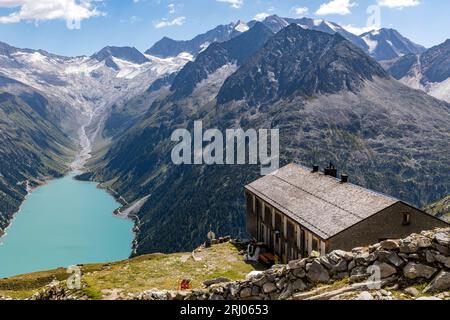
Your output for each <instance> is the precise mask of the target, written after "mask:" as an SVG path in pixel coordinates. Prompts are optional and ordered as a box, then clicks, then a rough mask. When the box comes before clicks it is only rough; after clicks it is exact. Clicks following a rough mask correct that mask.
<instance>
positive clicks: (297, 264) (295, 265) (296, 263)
mask: <svg viewBox="0 0 450 320" xmlns="http://www.w3.org/2000/svg"><path fill="white" fill-rule="evenodd" d="M306 261H307V260H306V259H302V260H293V261H290V262H289V263H288V269H291V270H295V269H302V268H304V267H305V266H306Z"/></svg>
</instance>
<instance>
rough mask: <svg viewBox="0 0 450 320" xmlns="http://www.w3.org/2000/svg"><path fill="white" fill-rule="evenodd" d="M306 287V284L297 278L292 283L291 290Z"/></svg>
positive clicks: (300, 289) (301, 289)
mask: <svg viewBox="0 0 450 320" xmlns="http://www.w3.org/2000/svg"><path fill="white" fill-rule="evenodd" d="M306 288H307V286H306V284H305V283H304V282H303V281H302V280H300V279H298V280H296V281H295V282H293V283H292V290H293V291H303V290H305V289H306Z"/></svg>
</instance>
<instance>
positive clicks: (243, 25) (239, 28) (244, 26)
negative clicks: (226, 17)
mask: <svg viewBox="0 0 450 320" xmlns="http://www.w3.org/2000/svg"><path fill="white" fill-rule="evenodd" d="M234 29H235V30H236V31H239V32H246V31H248V30H250V27H249V26H248V25H247V24H246V23H245V22H242V21H239V22H238V24H237V25H236V27H234Z"/></svg>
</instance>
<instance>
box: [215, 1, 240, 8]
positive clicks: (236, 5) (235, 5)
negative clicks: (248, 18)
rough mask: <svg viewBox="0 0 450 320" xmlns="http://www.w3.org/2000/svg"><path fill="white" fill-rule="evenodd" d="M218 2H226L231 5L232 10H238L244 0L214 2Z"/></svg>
mask: <svg viewBox="0 0 450 320" xmlns="http://www.w3.org/2000/svg"><path fill="white" fill-rule="evenodd" d="M216 1H218V2H226V3H228V4H230V5H231V7H232V8H235V9H239V8H241V7H242V6H243V5H244V0H216Z"/></svg>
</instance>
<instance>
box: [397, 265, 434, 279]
mask: <svg viewBox="0 0 450 320" xmlns="http://www.w3.org/2000/svg"><path fill="white" fill-rule="evenodd" d="M436 271H437V269H436V268H433V267H429V266H427V265H424V264H420V263H414V262H410V263H408V264H407V265H406V267H404V268H403V274H404V275H405V277H406V278H408V279H417V278H425V279H430V278H431V277H432V276H433V275H434V274H435V273H436Z"/></svg>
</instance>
